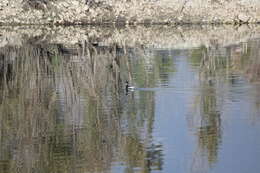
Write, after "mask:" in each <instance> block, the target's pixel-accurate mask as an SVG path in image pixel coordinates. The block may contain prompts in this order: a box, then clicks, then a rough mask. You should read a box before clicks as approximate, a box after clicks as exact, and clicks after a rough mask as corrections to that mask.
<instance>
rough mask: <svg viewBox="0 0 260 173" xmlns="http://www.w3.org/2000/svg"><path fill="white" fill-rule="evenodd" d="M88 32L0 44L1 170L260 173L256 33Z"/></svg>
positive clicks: (259, 65) (4, 172)
mask: <svg viewBox="0 0 260 173" xmlns="http://www.w3.org/2000/svg"><path fill="white" fill-rule="evenodd" d="M89 40H91V39H89ZM89 40H88V41H82V42H80V43H78V44H76V45H73V46H71V45H69V46H68V45H62V44H53V43H48V42H47V43H46V42H40V41H39V40H37V38H30V39H28V40H25V43H24V44H23V45H22V46H12V45H10V46H9V45H8V46H4V47H1V48H0V71H1V73H0V172H1V173H15V172H17V173H18V172H19V173H50V172H52V173H61V172H62V173H65V172H69V173H83V172H84V173H86V172H91V173H94V172H97V173H102V172H112V173H134V172H136V173H137V172H138V173H140V172H142V173H148V172H154V173H158V172H163V173H171V172H178V173H204V172H205V173H206V172H209V173H220V172H222V173H224V172H226V173H230V172H234V173H245V172H250V173H259V172H260V164H259V161H260V138H259V132H260V40H257V39H255V40H253V41H248V42H244V43H239V44H236V45H232V46H225V47H222V46H219V45H212V46H210V47H205V46H203V45H202V46H201V47H195V48H190V49H174V48H167V49H158V48H150V47H145V46H138V45H136V46H135V47H130V46H129V47H128V46H126V47H123V46H120V45H116V44H115V45H112V46H104V45H99V44H96V43H95V44H94V43H92V42H91V41H89ZM126 80H129V81H130V83H131V84H132V85H134V86H136V87H137V88H136V90H135V91H134V92H128V93H126V91H125V86H124V85H125V81H126Z"/></svg>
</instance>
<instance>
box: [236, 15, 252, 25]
mask: <svg viewBox="0 0 260 173" xmlns="http://www.w3.org/2000/svg"><path fill="white" fill-rule="evenodd" d="M238 19H239V20H240V21H242V22H244V23H247V22H248V21H249V19H250V17H249V16H247V15H245V14H239V15H238Z"/></svg>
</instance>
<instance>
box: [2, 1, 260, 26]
mask: <svg viewBox="0 0 260 173" xmlns="http://www.w3.org/2000/svg"><path fill="white" fill-rule="evenodd" d="M259 7H260V2H259V1H258V0H247V1H245V0H2V1H1V2H0V23H1V24H2V25H10V24H12V25H17V24H55V25H59V24H113V23H116V24H187V23H193V24H202V23H203V24H222V23H225V24H227V23H228V24H241V23H259V22H260V10H259Z"/></svg>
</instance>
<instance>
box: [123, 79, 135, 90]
mask: <svg viewBox="0 0 260 173" xmlns="http://www.w3.org/2000/svg"><path fill="white" fill-rule="evenodd" d="M125 84H126V85H125V90H126V92H128V91H134V89H135V87H134V86H129V82H128V81H126V82H125Z"/></svg>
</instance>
